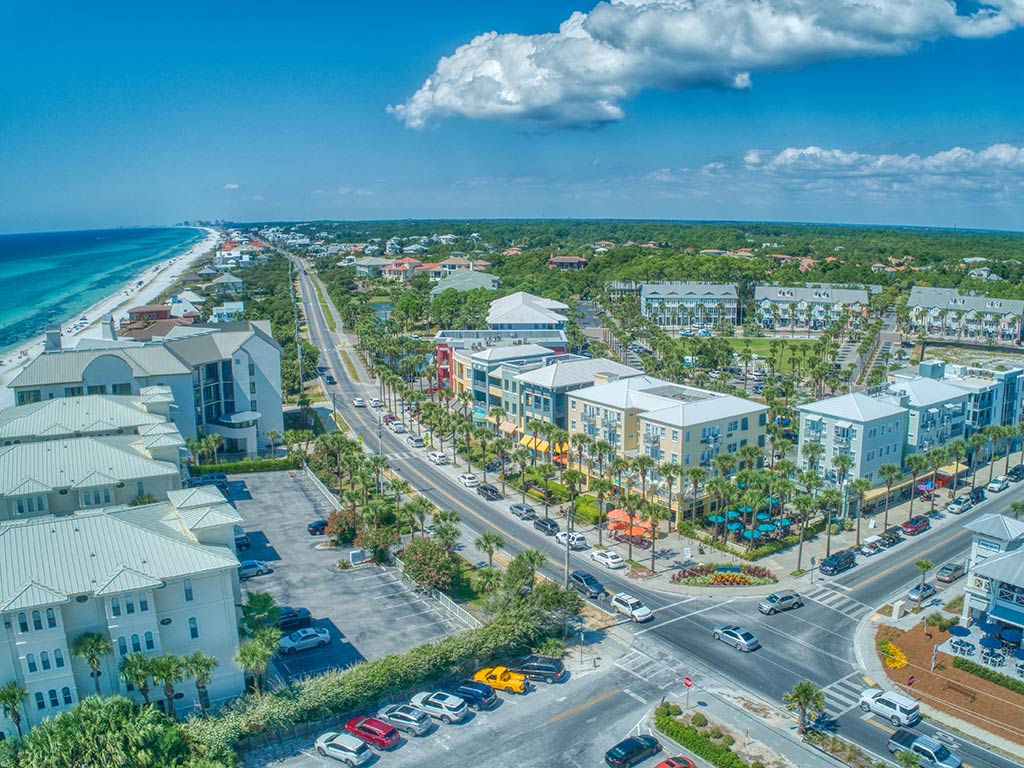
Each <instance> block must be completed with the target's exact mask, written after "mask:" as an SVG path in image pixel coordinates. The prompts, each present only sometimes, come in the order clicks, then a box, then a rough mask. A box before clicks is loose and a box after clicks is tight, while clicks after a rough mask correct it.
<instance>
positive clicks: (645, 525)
mask: <svg viewBox="0 0 1024 768" xmlns="http://www.w3.org/2000/svg"><path fill="white" fill-rule="evenodd" d="M635 527H636V528H646V529H647V530H650V528H651V521H650V520H640V521H639V522H637V524H636V526H635Z"/></svg>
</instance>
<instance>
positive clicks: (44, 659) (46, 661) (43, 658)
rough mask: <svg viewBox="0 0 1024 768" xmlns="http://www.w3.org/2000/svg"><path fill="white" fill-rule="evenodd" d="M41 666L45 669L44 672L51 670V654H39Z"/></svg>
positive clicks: (44, 652)
mask: <svg viewBox="0 0 1024 768" xmlns="http://www.w3.org/2000/svg"><path fill="white" fill-rule="evenodd" d="M39 666H41V667H42V668H43V671H44V672H45V671H46V670H48V669H49V668H50V654H48V653H47V652H46V651H40V652H39Z"/></svg>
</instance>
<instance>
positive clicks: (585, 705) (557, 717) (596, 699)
mask: <svg viewBox="0 0 1024 768" xmlns="http://www.w3.org/2000/svg"><path fill="white" fill-rule="evenodd" d="M622 692H623V691H622V689H621V688H613V689H612V690H610V691H608V692H607V693H602V694H601V695H600V696H595V697H594V698H592V699H590V701H585V702H583V703H582V704H578V705H577V706H575V707H573V708H572V709H567V710H565V712H559V713H558V714H557V715H555V716H554V717H552V718H551V719H550V720H548V722H547V724H548V725H553V724H554V723H557V722H558V721H559V720H563V719H564V718H566V717H570V716H572V715H575V714H577V713H579V712H582V711H583V710H585V709H589V708H590V707H592V706H594V705H595V704H600V703H601V702H602V701H605V700H606V699H610V698H611V697H612V696H615V695H617V694H619V693H622Z"/></svg>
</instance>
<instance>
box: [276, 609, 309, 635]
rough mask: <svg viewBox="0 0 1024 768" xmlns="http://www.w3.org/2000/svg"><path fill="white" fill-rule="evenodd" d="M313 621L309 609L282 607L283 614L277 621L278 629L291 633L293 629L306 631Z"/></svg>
mask: <svg viewBox="0 0 1024 768" xmlns="http://www.w3.org/2000/svg"><path fill="white" fill-rule="evenodd" d="M311 620H312V617H311V616H310V614H309V611H308V610H307V609H305V608H292V607H291V606H288V605H282V606H281V614H280V616H279V617H278V619H277V628H278V629H280V630H281V631H282V632H290V631H291V630H293V629H305V628H306V627H308V626H309V622H310V621H311Z"/></svg>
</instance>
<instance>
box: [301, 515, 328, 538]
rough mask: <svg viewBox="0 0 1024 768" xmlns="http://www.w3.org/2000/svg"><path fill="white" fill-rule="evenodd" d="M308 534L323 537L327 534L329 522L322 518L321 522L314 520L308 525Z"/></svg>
mask: <svg viewBox="0 0 1024 768" xmlns="http://www.w3.org/2000/svg"><path fill="white" fill-rule="evenodd" d="M306 532H307V533H308V534H309V535H310V536H323V535H324V534H325V533H327V521H326V520H324V519H323V518H321V519H320V520H314V521H313V522H312V523H307V524H306Z"/></svg>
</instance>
